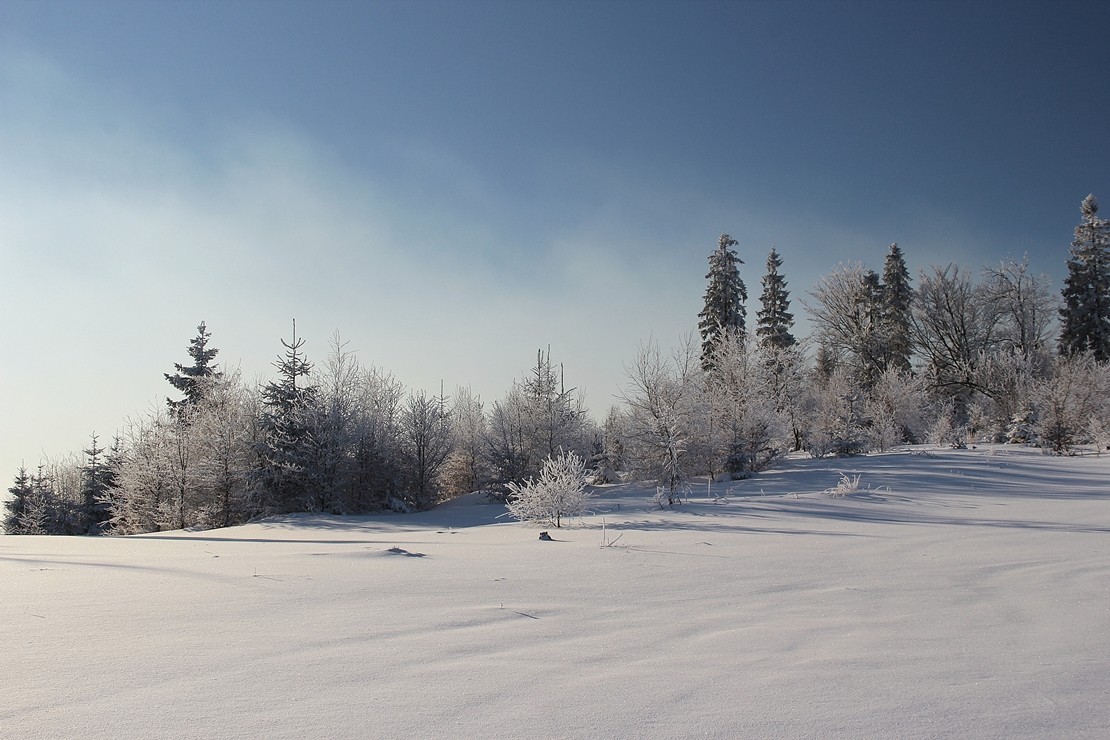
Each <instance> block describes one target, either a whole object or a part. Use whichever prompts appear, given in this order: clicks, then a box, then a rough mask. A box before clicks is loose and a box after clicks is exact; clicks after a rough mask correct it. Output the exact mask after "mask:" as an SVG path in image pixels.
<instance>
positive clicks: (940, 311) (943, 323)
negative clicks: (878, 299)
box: [914, 264, 1000, 413]
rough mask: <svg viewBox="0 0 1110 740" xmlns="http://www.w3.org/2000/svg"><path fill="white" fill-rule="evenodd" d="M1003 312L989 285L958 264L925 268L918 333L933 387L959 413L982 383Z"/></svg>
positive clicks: (918, 298) (916, 301) (917, 302)
mask: <svg viewBox="0 0 1110 740" xmlns="http://www.w3.org/2000/svg"><path fill="white" fill-rule="evenodd" d="M999 318H1000V313H999V310H998V307H997V306H996V304H995V303H994V302H993V301H992V300H991V295H990V292H989V291H988V290H987V288H986V286H985V285H984V284H981V283H976V282H975V281H974V280H973V279H972V277H971V275H970V274H969V273H968V271H967V270H961V269H960V267H959V266H958V265H954V264H949V265H947V266H945V267H937V266H933V267H931V268H930V269H928V270H922V272H921V279H920V281H919V283H918V289H917V290H916V291H915V293H914V334H915V339H916V342H917V345H918V346H919V347H920V348H921V352H922V354H923V356H924V359H925V361H926V374H927V377H928V380H929V383H930V385H931V387H932V389H933V390H934V391H936V392H938V393H940V394H942V395H943V396H945V397H948V398H952V399H955V400H956V402H957V413H961V407H966V404H967V402H968V400H969V396H970V394H971V393H972V392H974V391H975V390H977V389H978V385H977V382H976V379H977V367H978V365H979V363H980V361H981V360H982V358H983V357H986V356H988V355H989V354H990V353H991V352H992V351H993V350H994V349H995V348H996V346H997V328H998V323H999Z"/></svg>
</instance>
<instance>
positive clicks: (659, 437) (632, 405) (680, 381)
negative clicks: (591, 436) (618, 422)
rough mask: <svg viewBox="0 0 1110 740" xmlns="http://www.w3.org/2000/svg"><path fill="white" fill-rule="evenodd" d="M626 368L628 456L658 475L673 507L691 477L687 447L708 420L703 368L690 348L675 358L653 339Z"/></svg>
mask: <svg viewBox="0 0 1110 740" xmlns="http://www.w3.org/2000/svg"><path fill="white" fill-rule="evenodd" d="M626 372H627V375H628V387H627V389H626V390H625V392H624V402H625V405H626V406H627V408H628V438H627V444H626V454H627V456H628V459H629V462H630V464H631V466H632V468H633V470H634V471H635V472H638V473H642V474H646V475H650V476H651V477H653V478H655V480H657V481H658V483H659V485H660V486H661V487H662V488H663V489H664V491H665V496H666V501H667V503H668V504H669V505H674V504H676V503H678V502H679V500H680V499H681V496H682V486H683V485H684V484H685V482H686V480H687V478H688V476H689V474H688V472H687V469H686V454H687V451H688V450H689V448H690V446H691V442H692V438H693V437H694V436H695V434H696V431H697V427H698V424H699V423H700V422H701V421H702V420H703V419H704V418H705V413H704V409H703V406H702V403H701V400H702V390H701V387H702V381H701V372H700V368H699V367H698V365H697V362H696V360H694V359H693V352H691V351H689V349H687V351H685V352H682V351H680V352H679V353H677V354H676V356H675V358H674V360H673V361H672V360H669V359H667V358H665V357H663V355H662V353H661V352H660V351H659V347H658V345H656V344H654V343H652V344H648V345H646V346H642V347H641V348H640V352H639V354H638V355H637V357H636V361H635V363H634V364H633V365H632V367H630V368H628V369H627V370H626Z"/></svg>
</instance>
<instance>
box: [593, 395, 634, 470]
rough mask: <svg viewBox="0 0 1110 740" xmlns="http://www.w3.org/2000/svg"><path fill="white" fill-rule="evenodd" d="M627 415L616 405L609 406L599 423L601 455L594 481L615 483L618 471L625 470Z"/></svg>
mask: <svg viewBox="0 0 1110 740" xmlns="http://www.w3.org/2000/svg"><path fill="white" fill-rule="evenodd" d="M627 436H628V416H627V415H626V414H625V413H624V412H623V411H622V410H621V409H620V408H619V407H617V406H610V407H609V413H608V414H606V415H605V421H604V422H602V424H601V455H600V458H599V459H598V460H597V474H596V481H597V482H599V483H615V482H617V480H619V477H618V473H619V471H621V470H625V469H626V467H627V464H626V450H625V448H626V446H627V443H626V438H627Z"/></svg>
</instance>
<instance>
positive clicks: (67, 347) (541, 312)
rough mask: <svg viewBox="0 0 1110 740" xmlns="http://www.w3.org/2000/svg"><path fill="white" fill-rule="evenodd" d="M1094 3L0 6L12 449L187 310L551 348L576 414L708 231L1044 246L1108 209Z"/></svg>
mask: <svg viewBox="0 0 1110 740" xmlns="http://www.w3.org/2000/svg"><path fill="white" fill-rule="evenodd" d="M1108 32H1110V5H1107V4H1103V3H1047V2H1045V3H1023V2H1005V3H986V2H984V3H964V2H952V3H949V2H918V3H911V2H873V3H872V2H816V3H810V2H796V3H790V2H766V3H764V2H670V3H653V2H581V1H573V2H559V3H544V2H496V3H490V2H478V1H477V0H470V1H466V0H463V1H459V2H403V3H402V2H379V3H369V2H312V3H309V2H257V1H252V2H213V3H207V2H185V3H173V2H139V1H137V0H132V1H130V2H119V3H109V2H93V1H91V0H88V1H85V2H49V1H46V2H43V1H38V2H22V1H20V0H6V2H4V3H2V4H0V264H2V265H3V267H2V272H0V275H2V276H3V277H2V279H3V284H2V286H0V308H2V309H3V315H4V317H5V320H4V322H3V328H2V330H0V331H2V337H3V339H4V342H3V344H4V346H5V347H6V348H7V352H8V355H7V356H8V358H9V359H8V361H7V362H5V363H4V364H3V367H0V404H2V410H0V465H3V469H2V470H0V473H3V471H5V470H7V471H9V473H12V474H14V470H15V468H16V467H18V465H19V463H20V461H21V460H24V461H26V462H27V463H28V464H29V465H34V464H35V463H36V462H37V460H38V458H39V457H40V455H42V454H43V453H45V454H47V455H55V454H60V453H63V452H67V451H76V450H79V449H80V448H81V447H82V446H83V445H84V444H85V443H86V440H87V437H88V434H89V433H90V432H92V431H94V430H95V431H97V432H99V433H100V434H101V435H102V436H103V437H105V438H108V437H110V436H111V435H112V434H113V432H114V431H115V429H117V428H118V427H119V426H120V425H121V424H122V421H123V419H124V418H125V417H127V416H129V415H130V416H134V415H137V414H141V413H142V412H143V411H144V410H145V409H147V408H149V407H150V405H151V404H153V403H158V402H160V400H161V399H162V398H163V397H164V396H165V395H166V393H167V392H168V391H169V390H170V388H169V386H168V384H166V383H165V381H164V380H163V379H162V373H163V372H166V371H168V370H170V369H171V368H172V364H173V363H174V362H178V361H184V360H186V359H187V358H186V355H185V348H186V346H187V344H188V341H189V339H190V338H191V337H192V336H193V335H194V334H195V327H196V325H197V324H198V323H199V322H200V321H201V320H205V321H206V322H207V323H208V326H209V328H210V329H211V331H212V333H213V344H214V345H215V346H217V347H219V348H220V349H221V354H220V358H219V359H220V360H222V361H224V362H225V363H226V364H231V365H241V367H242V370H243V372H244V374H245V375H246V376H247V377H248V378H253V377H255V376H259V375H261V376H264V377H269V376H270V375H271V372H272V371H271V368H270V366H269V363H270V362H271V361H272V360H273V359H274V357H276V355H277V354H278V352H279V350H280V349H281V346H280V343H279V340H280V338H281V337H283V336H288V333H289V325H290V319H291V318H294V317H295V318H296V319H297V321H298V326H299V330H300V333H301V334H302V336H304V337H305V338H306V339H307V340H308V345H307V349H308V351H309V355H310V359H313V360H322V359H323V357H324V355H325V353H326V352H327V345H328V341H329V338H330V336H331V335H332V333H333V332H334V331H335V330H337V329H338V330H339V331H340V332H341V333H342V335H343V336H344V338H345V339H347V340H349V342H350V345H349V347H350V349H352V350H356V351H357V352H358V355H359V357H360V359H361V360H362V362H363V363H365V364H377V365H379V366H381V367H384V368H386V369H389V370H392V371H393V372H394V373H395V374H396V375H397V377H398V378H399V379H400V380H402V381H403V382H405V383H406V384H407V385H409V386H411V387H414V388H427V389H438V387H439V384H440V381H441V380H442V381H443V382H444V383H445V385H446V387H447V389H448V391H450V390H451V389H453V388H454V387H455V386H456V385H459V384H463V385H470V386H472V387H473V388H474V390H475V391H477V392H479V393H480V394H481V395H482V397H483V398H484V399H485V400H486V401H487V403H489V402H492V401H493V400H495V399H496V398H498V397H500V395H501V394H502V393H504V391H505V390H506V389H507V388H508V387H509V385H510V383H511V382H512V380H513V379H514V378H517V377H520V376H521V375H522V374H523V373H524V372H525V371H526V369H527V368H528V366H529V364H530V362H531V361H532V360H533V359H534V356H535V351H536V349H537V348H539V347H547V346H548V345H550V346H551V349H552V355H553V358H554V359H555V360H556V361H561V362H563V363H564V364H565V367H566V373H567V379H568V382H570V383H571V384H574V385H579V386H581V387H583V388H584V389H585V390H586V392H587V398H588V401H589V404H590V406H591V408H592V409H593V411H594V413H595V414H596V415H599V416H600V415H603V414H604V412H605V409H606V407H607V406H608V404H609V403H611V402H612V401H613V397H614V396H615V395H616V394H618V393H619V391H620V389H621V387H622V386H623V383H624V370H623V366H624V365H625V364H626V363H628V362H629V361H631V360H632V359H633V358H634V356H635V353H636V349H637V347H638V346H639V345H640V343H641V342H643V341H645V340H648V339H651V338H654V339H655V340H657V341H659V342H660V343H661V344H663V345H671V344H674V343H676V342H677V340H678V338H679V337H680V336H681V335H682V334H683V333H684V332H687V331H690V330H691V329H693V328H694V326H695V323H696V314H697V312H698V310H699V309H700V304H701V297H702V291H703V290H704V283H705V281H704V274H705V270H706V257H707V256H708V254H709V253H710V252H711V251H712V250H713V248H714V247H715V244H716V238H717V236H718V234H720V233H721V232H728V233H730V234H732V235H733V236H734V237H735V238H737V239H738V240H739V242H740V247H739V251H740V254H741V257H742V258H743V259H744V260H745V261H746V263H747V264H746V265H745V267H744V270H743V277H744V279H745V281H746V282H747V284H748V287H749V292H750V293H751V295H752V299H753V300H752V301H751V302H750V303H749V314H753V315H754V312H755V309H756V305H755V298H756V297H757V296H758V292H759V280H760V277H761V276H762V273H763V270H764V262H765V259H766V255H767V252H768V251H769V249H770V248H771V246H772V245H773V246H775V247H776V248H777V249H778V250H779V252H780V253H781V254H782V256H783V259H784V266H783V272H784V274H785V275H786V277H787V279H788V281H789V283H790V288H791V290H792V296H793V298H794V308H795V313H796V314H797V315H798V316H799V317H803V316H804V313H805V312H804V309H803V307H802V305H801V300H802V299H804V297H805V292H806V291H807V290H809V289H810V288H811V287H812V286H813V284H814V282H815V281H816V280H817V279H818V278H819V277H820V276H821V275H822V274H824V273H826V272H828V271H830V270H831V269H833V268H834V267H835V266H836V265H837V264H838V263H840V262H852V261H862V262H864V263H865V264H867V265H868V266H871V267H875V268H878V267H880V266H881V262H882V258H883V255H884V254H885V252H886V248H887V245H889V244H890V243H891V242H893V241H897V242H898V243H899V244H901V245H902V247H903V249H904V251H905V252H906V255H907V258H908V260H909V262H910V267H911V270H912V271H914V272H916V270H917V269H918V268H920V267H923V266H926V265H930V264H945V263H948V262H952V261H955V262H959V263H960V264H962V265H965V266H968V267H971V268H974V269H978V268H979V267H981V266H983V265H984V264H988V263H995V262H997V261H998V260H1000V259H1003V258H1005V257H1007V256H1013V257H1017V258H1020V257H1021V256H1022V254H1024V253H1029V255H1030V258H1031V260H1032V262H1033V265H1034V267H1035V268H1036V269H1038V270H1040V271H1044V272H1046V273H1048V274H1049V275H1051V276H1052V277H1053V278H1054V279H1055V281H1056V284H1057V285H1059V281H1060V279H1061V278H1062V274H1063V271H1064V261H1065V259H1066V256H1067V249H1068V245H1069V243H1070V240H1071V231H1072V229H1073V227H1074V225H1075V223H1076V221H1077V220H1078V216H1079V212H1078V206H1079V202H1080V200H1081V199H1082V198H1083V197H1084V196H1085V195H1086V194H1087V193H1088V192H1094V193H1095V194H1096V195H1099V196H1102V198H1103V200H1104V201H1106V202H1107V206H1106V207H1107V209H1110V147H1108V146H1107V132H1108V131H1110V115H1108V114H1110V101H1108V96H1107V94H1106V89H1107V74H1108V73H1110V46H1108V45H1107V43H1106V38H1107V36H1108ZM3 474H5V475H6V474H8V473H3Z"/></svg>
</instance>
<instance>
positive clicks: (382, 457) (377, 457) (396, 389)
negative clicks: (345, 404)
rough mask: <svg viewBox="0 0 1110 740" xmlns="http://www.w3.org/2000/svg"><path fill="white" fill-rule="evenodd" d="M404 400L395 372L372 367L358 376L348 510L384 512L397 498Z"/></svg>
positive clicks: (401, 386)
mask: <svg viewBox="0 0 1110 740" xmlns="http://www.w3.org/2000/svg"><path fill="white" fill-rule="evenodd" d="M404 400H405V387H404V385H403V384H402V383H401V382H400V381H399V380H397V379H396V378H395V377H394V376H393V375H392V373H389V372H387V371H385V370H382V369H380V368H377V367H371V368H370V369H368V370H365V371H363V372H362V373H361V374H360V375H359V380H358V384H357V400H356V404H355V408H356V416H355V420H354V422H353V435H352V438H351V443H352V445H353V446H352V453H351V454H352V455H353V461H352V466H351V470H350V477H349V478H348V480H347V481H346V483H345V484H344V490H345V491H346V493H347V506H346V508H347V510H348V511H372V510H375V509H381V508H382V507H384V506H385V505H386V504H387V502H388V501H389V500H390V499H392V498H395V497H397V496H398V494H399V489H400V454H401V453H400V446H401V441H400V440H401V412H402V407H403V404H404Z"/></svg>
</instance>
